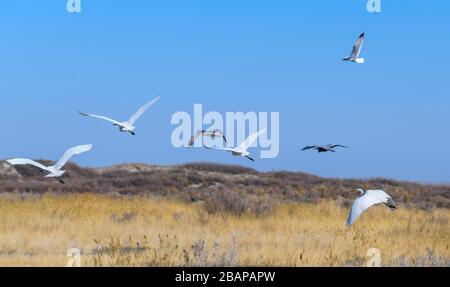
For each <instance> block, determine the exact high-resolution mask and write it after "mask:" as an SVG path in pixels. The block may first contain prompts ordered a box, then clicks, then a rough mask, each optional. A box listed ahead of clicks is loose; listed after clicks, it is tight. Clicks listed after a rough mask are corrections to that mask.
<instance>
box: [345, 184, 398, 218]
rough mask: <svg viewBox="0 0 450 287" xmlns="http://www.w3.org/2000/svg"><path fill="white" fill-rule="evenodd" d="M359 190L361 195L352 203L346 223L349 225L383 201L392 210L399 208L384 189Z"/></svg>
mask: <svg viewBox="0 0 450 287" xmlns="http://www.w3.org/2000/svg"><path fill="white" fill-rule="evenodd" d="M357 190H358V191H359V192H360V193H361V197H358V198H357V199H355V201H354V202H353V204H352V207H351V209H350V213H349V215H348V218H347V223H346V225H348V226H350V225H352V224H353V223H354V222H355V221H356V219H358V217H359V216H360V215H361V214H362V213H363V212H364V211H365V210H367V209H368V208H370V207H371V206H374V205H377V204H381V203H383V204H384V205H386V206H387V207H389V208H391V209H392V210H394V209H397V207H396V206H395V203H394V201H393V200H392V198H391V197H390V196H389V195H388V194H387V193H386V192H384V191H383V190H367V191H364V190H362V189H357Z"/></svg>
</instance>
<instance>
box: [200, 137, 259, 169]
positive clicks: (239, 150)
mask: <svg viewBox="0 0 450 287" xmlns="http://www.w3.org/2000/svg"><path fill="white" fill-rule="evenodd" d="M265 132H266V130H265V129H264V130H261V131H259V132H255V133H252V134H251V135H250V136H249V137H248V138H247V139H246V140H244V141H243V142H242V143H241V144H240V145H239V146H238V147H235V148H229V147H217V148H212V149H217V150H224V151H228V152H231V154H232V155H233V156H242V157H246V158H248V159H249V160H251V161H255V160H254V159H253V158H251V157H250V152H248V151H247V150H248V148H249V147H250V146H251V145H252V144H253V143H254V142H255V141H256V139H258V137H259V136H260V135H262V134H263V133H265ZM205 148H208V149H211V148H209V147H205Z"/></svg>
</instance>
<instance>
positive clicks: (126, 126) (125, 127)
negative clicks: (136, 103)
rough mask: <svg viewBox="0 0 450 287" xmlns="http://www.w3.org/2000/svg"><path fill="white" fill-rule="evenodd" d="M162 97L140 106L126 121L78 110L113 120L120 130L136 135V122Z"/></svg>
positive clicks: (106, 119) (90, 115) (84, 114)
mask: <svg viewBox="0 0 450 287" xmlns="http://www.w3.org/2000/svg"><path fill="white" fill-rule="evenodd" d="M160 98H161V97H159V96H158V97H156V98H154V99H153V100H151V101H150V102H148V103H146V104H145V105H143V106H142V107H140V108H139V110H138V111H137V112H136V113H135V114H134V115H132V116H131V118H130V119H129V120H128V121H125V122H119V121H116V120H114V119H111V118H108V117H105V116H99V115H93V114H86V113H82V112H80V111H78V112H79V113H80V114H81V115H83V116H88V117H93V118H98V119H102V120H105V121H108V122H111V123H113V125H115V126H118V127H119V130H120V131H121V132H129V133H130V134H132V135H135V132H134V130H135V129H136V127H135V126H134V124H135V122H136V121H137V120H138V119H139V118H140V117H141V116H142V115H143V114H144V113H145V111H147V109H148V108H150V107H151V106H152V105H153V104H154V103H156V101H158V100H159V99H160Z"/></svg>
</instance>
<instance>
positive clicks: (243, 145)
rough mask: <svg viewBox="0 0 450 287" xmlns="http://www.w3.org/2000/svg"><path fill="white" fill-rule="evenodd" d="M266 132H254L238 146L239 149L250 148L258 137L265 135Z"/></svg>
mask: <svg viewBox="0 0 450 287" xmlns="http://www.w3.org/2000/svg"><path fill="white" fill-rule="evenodd" d="M265 132H266V130H265V129H264V130H261V131H259V132H254V133H252V134H251V135H250V136H249V137H248V138H247V139H246V140H245V141H243V142H242V143H241V144H240V145H239V149H244V150H246V149H247V148H248V147H249V146H251V145H252V144H253V143H254V142H255V141H256V140H257V139H258V137H259V136H260V135H262V134H263V133H265Z"/></svg>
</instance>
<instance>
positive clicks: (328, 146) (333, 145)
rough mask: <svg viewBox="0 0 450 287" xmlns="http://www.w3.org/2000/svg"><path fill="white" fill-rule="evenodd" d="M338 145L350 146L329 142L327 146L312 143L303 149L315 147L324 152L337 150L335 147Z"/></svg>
mask: <svg viewBox="0 0 450 287" xmlns="http://www.w3.org/2000/svg"><path fill="white" fill-rule="evenodd" d="M337 147H342V148H349V147H348V146H345V145H340V144H329V145H326V146H319V145H310V146H305V147H304V148H303V149H302V151H305V150H310V149H315V150H317V151H318V152H319V153H322V152H336V151H335V150H334V149H335V148H337Z"/></svg>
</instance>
